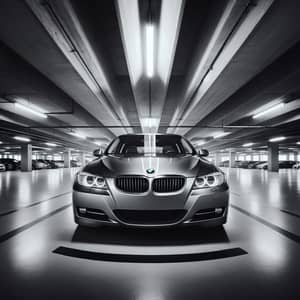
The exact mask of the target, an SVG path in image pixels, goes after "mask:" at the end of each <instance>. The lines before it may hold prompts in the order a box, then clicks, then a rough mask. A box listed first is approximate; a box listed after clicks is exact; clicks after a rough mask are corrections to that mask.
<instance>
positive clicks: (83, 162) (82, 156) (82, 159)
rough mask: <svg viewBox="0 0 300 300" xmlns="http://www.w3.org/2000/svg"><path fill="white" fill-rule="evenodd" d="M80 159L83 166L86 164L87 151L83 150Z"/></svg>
mask: <svg viewBox="0 0 300 300" xmlns="http://www.w3.org/2000/svg"><path fill="white" fill-rule="evenodd" d="M79 159H80V162H81V166H84V165H85V153H83V152H81V153H80V157H79Z"/></svg>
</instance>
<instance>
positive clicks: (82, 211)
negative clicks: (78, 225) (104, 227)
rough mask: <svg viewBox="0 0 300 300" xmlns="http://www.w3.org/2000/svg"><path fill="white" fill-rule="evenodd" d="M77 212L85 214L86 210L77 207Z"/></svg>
mask: <svg viewBox="0 0 300 300" xmlns="http://www.w3.org/2000/svg"><path fill="white" fill-rule="evenodd" d="M78 210H79V213H81V214H85V213H86V208H83V207H79V208H78Z"/></svg>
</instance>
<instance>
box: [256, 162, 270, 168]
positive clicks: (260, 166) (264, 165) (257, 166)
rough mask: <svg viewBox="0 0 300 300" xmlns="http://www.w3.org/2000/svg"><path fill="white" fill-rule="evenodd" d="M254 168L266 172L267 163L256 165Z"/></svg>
mask: <svg viewBox="0 0 300 300" xmlns="http://www.w3.org/2000/svg"><path fill="white" fill-rule="evenodd" d="M255 168H256V169H264V170H266V169H267V168H268V163H267V162H261V163H260V164H257V165H256V167H255Z"/></svg>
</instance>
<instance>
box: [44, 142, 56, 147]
mask: <svg viewBox="0 0 300 300" xmlns="http://www.w3.org/2000/svg"><path fill="white" fill-rule="evenodd" d="M45 145H47V146H50V147H56V146H57V144H54V143H45Z"/></svg>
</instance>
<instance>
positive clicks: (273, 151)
mask: <svg viewBox="0 0 300 300" xmlns="http://www.w3.org/2000/svg"><path fill="white" fill-rule="evenodd" d="M278 156H279V148H278V144H271V143H269V144H268V170H269V171H273V172H277V171H278V161H279V157H278Z"/></svg>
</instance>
